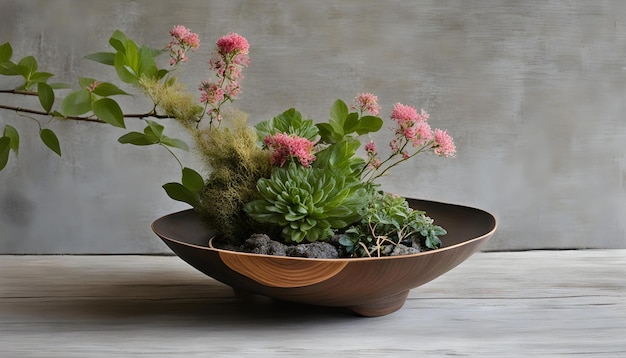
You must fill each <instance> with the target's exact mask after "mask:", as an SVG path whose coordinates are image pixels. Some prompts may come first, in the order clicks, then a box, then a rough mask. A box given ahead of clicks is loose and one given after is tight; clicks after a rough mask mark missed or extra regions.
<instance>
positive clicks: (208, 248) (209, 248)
mask: <svg viewBox="0 0 626 358" xmlns="http://www.w3.org/2000/svg"><path fill="white" fill-rule="evenodd" d="M419 200H423V199H419ZM426 201H431V200H426ZM431 202H433V203H438V204H446V205H453V206H456V207H460V208H468V209H472V210H478V211H480V212H482V213H483V214H486V215H488V216H490V217H491V219H492V220H493V227H492V228H491V230H489V231H488V232H486V233H484V234H482V235H480V236H477V237H474V238H472V239H469V240H466V241H462V242H459V243H456V244H454V245H450V246H445V247H442V248H439V249H435V250H428V251H422V252H418V253H415V254H407V255H399V256H382V257H352V258H351V257H344V258H336V259H330V258H310V257H294V256H279V255H268V254H255V253H250V252H243V251H233V250H226V249H219V248H216V247H213V246H211V242H212V241H213V239H214V238H215V236H213V237H211V238H210V239H209V242H208V244H209V246H202V245H196V244H192V243H188V242H185V241H181V240H177V239H174V238H172V237H169V236H167V235H164V234H163V233H160V232H158V231H157V230H156V228H155V226H156V224H157V222H159V221H161V220H165V219H167V218H168V217H171V216H175V215H180V214H182V213H185V212H188V211H193V210H194V209H186V210H181V211H177V212H173V213H170V214H167V215H164V216H161V217H159V218H158V219H156V220H155V221H153V222H152V224H151V229H152V231H153V232H154V233H155V234H156V235H157V236H159V237H160V238H161V239H163V240H168V241H171V242H174V243H176V244H179V245H183V246H187V247H190V248H194V249H200V250H205V251H212V252H217V253H219V254H222V253H223V254H225V255H242V256H251V257H261V258H268V259H269V258H271V259H276V260H296V261H302V260H305V261H318V262H323V261H328V262H334V263H337V262H345V261H347V262H365V261H383V260H397V259H408V258H413V257H419V256H426V255H431V254H434V253H438V252H444V251H449V250H454V249H456V248H458V247H461V246H465V245H468V244H470V243H473V242H476V241H480V240H483V239H485V238H488V237H490V236H492V235H493V233H494V232H495V231H496V229H497V228H498V220H497V219H496V217H495V216H494V215H493V214H491V213H490V212H488V211H485V210H483V209H478V208H474V207H470V206H465V205H458V204H450V203H443V202H438V201H431Z"/></svg>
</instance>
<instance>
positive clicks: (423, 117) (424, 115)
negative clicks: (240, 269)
mask: <svg viewBox="0 0 626 358" xmlns="http://www.w3.org/2000/svg"><path fill="white" fill-rule="evenodd" d="M429 118H430V114H428V112H426V111H425V110H424V109H423V108H422V109H421V110H420V113H419V114H418V117H417V120H418V121H420V122H426V121H428V119H429Z"/></svg>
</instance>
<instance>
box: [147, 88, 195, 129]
mask: <svg viewBox="0 0 626 358" xmlns="http://www.w3.org/2000/svg"><path fill="white" fill-rule="evenodd" d="M139 83H140V85H141V88H142V90H143V91H144V92H145V93H146V95H148V97H150V99H151V100H152V102H153V103H154V104H155V106H156V109H158V110H159V114H161V115H165V116H168V117H172V118H176V119H177V120H178V121H179V122H180V123H181V124H183V126H185V127H192V126H195V125H196V123H197V120H198V116H199V115H200V114H201V113H202V107H201V106H199V105H198V104H197V100H196V98H194V96H193V95H192V94H191V93H189V92H188V91H187V89H186V88H185V87H184V86H183V85H182V84H180V83H179V82H177V81H175V80H174V79H172V80H170V81H169V82H166V83H161V82H159V81H157V80H155V79H146V78H142V79H141V80H140V82H139Z"/></svg>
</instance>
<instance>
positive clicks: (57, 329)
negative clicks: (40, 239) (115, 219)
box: [0, 250, 626, 358]
mask: <svg viewBox="0 0 626 358" xmlns="http://www.w3.org/2000/svg"><path fill="white" fill-rule="evenodd" d="M625 273H626V250H606V251H602V250H597V251H596V250H588V251H531V252H508V253H478V254H476V255H475V256H473V257H472V258H470V260H468V261H467V262H465V263H464V264H462V265H461V266H460V267H458V268H456V269H455V270H453V271H452V272H449V273H448V274H446V275H444V276H442V277H440V278H439V279H437V280H435V281H433V282H431V283H429V284H427V285H425V286H423V287H421V288H418V289H415V290H413V291H411V294H410V296H409V299H408V301H407V303H406V305H405V306H404V308H403V309H401V310H400V311H398V312H396V313H394V314H391V315H389V316H385V317H378V318H360V317H355V316H353V315H349V314H346V313H345V312H342V311H337V310H332V309H324V308H318V307H309V306H301V305H295V304H287V303H284V302H275V301H273V300H270V299H265V298H262V297H256V298H254V299H253V300H252V301H249V302H244V301H240V300H238V299H236V298H235V297H234V295H233V293H232V291H231V290H230V288H228V287H226V286H224V285H222V284H220V283H219V282H216V281H214V280H212V279H210V278H207V277H205V276H204V275H202V274H200V273H198V272H196V271H195V270H193V269H192V268H191V267H189V266H187V265H186V264H185V263H184V262H182V261H181V260H179V259H178V258H176V257H162V256H161V257H159V256H156V257H154V256H0V357H44V356H45V357H59V358H60V357H64V358H65V357H109V356H131V357H132V356H149V357H152V356H167V357H205V356H207V352H210V353H211V356H212V357H219V356H242V355H254V356H294V355H304V356H326V355H328V354H335V355H341V356H345V357H351V356H354V357H356V356H374V355H381V356H394V357H398V356H400V357H402V356H407V357H408V356H420V357H440V356H445V355H458V356H473V357H529V356H541V357H570V356H582V357H621V356H625V355H626V341H625V340H624V337H626V300H625V299H626V275H625Z"/></svg>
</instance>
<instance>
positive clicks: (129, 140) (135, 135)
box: [117, 132, 159, 146]
mask: <svg viewBox="0 0 626 358" xmlns="http://www.w3.org/2000/svg"><path fill="white" fill-rule="evenodd" d="M117 141H118V142H120V143H122V144H133V145H142V146H143V145H152V144H158V143H159V141H158V140H157V139H156V138H155V137H154V136H147V135H145V134H144V133H141V132H129V133H126V134H124V135H123V136H121V137H119V138H118V139H117Z"/></svg>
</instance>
